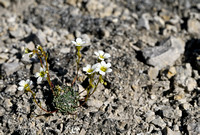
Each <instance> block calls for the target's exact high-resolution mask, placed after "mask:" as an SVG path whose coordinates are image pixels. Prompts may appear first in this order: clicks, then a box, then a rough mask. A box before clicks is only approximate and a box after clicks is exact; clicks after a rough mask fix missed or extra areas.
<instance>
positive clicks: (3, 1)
mask: <svg viewBox="0 0 200 135" xmlns="http://www.w3.org/2000/svg"><path fill="white" fill-rule="evenodd" d="M0 5H2V6H3V7H5V8H7V7H9V6H10V1H9V0H0Z"/></svg>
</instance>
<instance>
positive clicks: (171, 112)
mask: <svg viewBox="0 0 200 135" xmlns="http://www.w3.org/2000/svg"><path fill="white" fill-rule="evenodd" d="M162 112H163V116H164V117H166V118H169V119H173V118H175V115H174V109H172V108H170V107H164V108H162Z"/></svg>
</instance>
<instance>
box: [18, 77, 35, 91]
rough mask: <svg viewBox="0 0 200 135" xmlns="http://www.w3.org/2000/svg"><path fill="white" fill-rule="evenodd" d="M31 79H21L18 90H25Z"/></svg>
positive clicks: (30, 83)
mask: <svg viewBox="0 0 200 135" xmlns="http://www.w3.org/2000/svg"><path fill="white" fill-rule="evenodd" d="M32 83H33V82H32V81H30V80H29V79H28V80H26V81H24V80H22V81H20V82H19V85H20V86H19V87H18V90H20V91H22V90H26V89H27V88H29V87H30V85H32Z"/></svg>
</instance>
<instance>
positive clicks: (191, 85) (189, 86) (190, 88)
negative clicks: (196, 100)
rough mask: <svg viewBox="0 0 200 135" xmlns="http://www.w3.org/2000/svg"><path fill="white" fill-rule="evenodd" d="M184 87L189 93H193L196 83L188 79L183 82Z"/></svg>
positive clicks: (190, 78) (192, 79)
mask: <svg viewBox="0 0 200 135" xmlns="http://www.w3.org/2000/svg"><path fill="white" fill-rule="evenodd" d="M185 85H186V87H187V90H188V91H189V92H191V91H193V90H194V89H195V88H196V87H197V82H196V80H195V79H194V78H192V77H189V78H187V79H186V80H185Z"/></svg>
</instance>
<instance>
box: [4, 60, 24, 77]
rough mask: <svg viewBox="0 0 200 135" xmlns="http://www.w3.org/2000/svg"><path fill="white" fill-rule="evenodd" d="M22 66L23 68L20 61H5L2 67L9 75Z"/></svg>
mask: <svg viewBox="0 0 200 135" xmlns="http://www.w3.org/2000/svg"><path fill="white" fill-rule="evenodd" d="M20 68H21V65H20V64H19V63H18V62H12V63H4V64H3V65H2V69H3V70H4V71H5V72H6V74H7V76H9V75H11V74H13V73H14V72H16V71H17V70H19V69H20Z"/></svg>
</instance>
